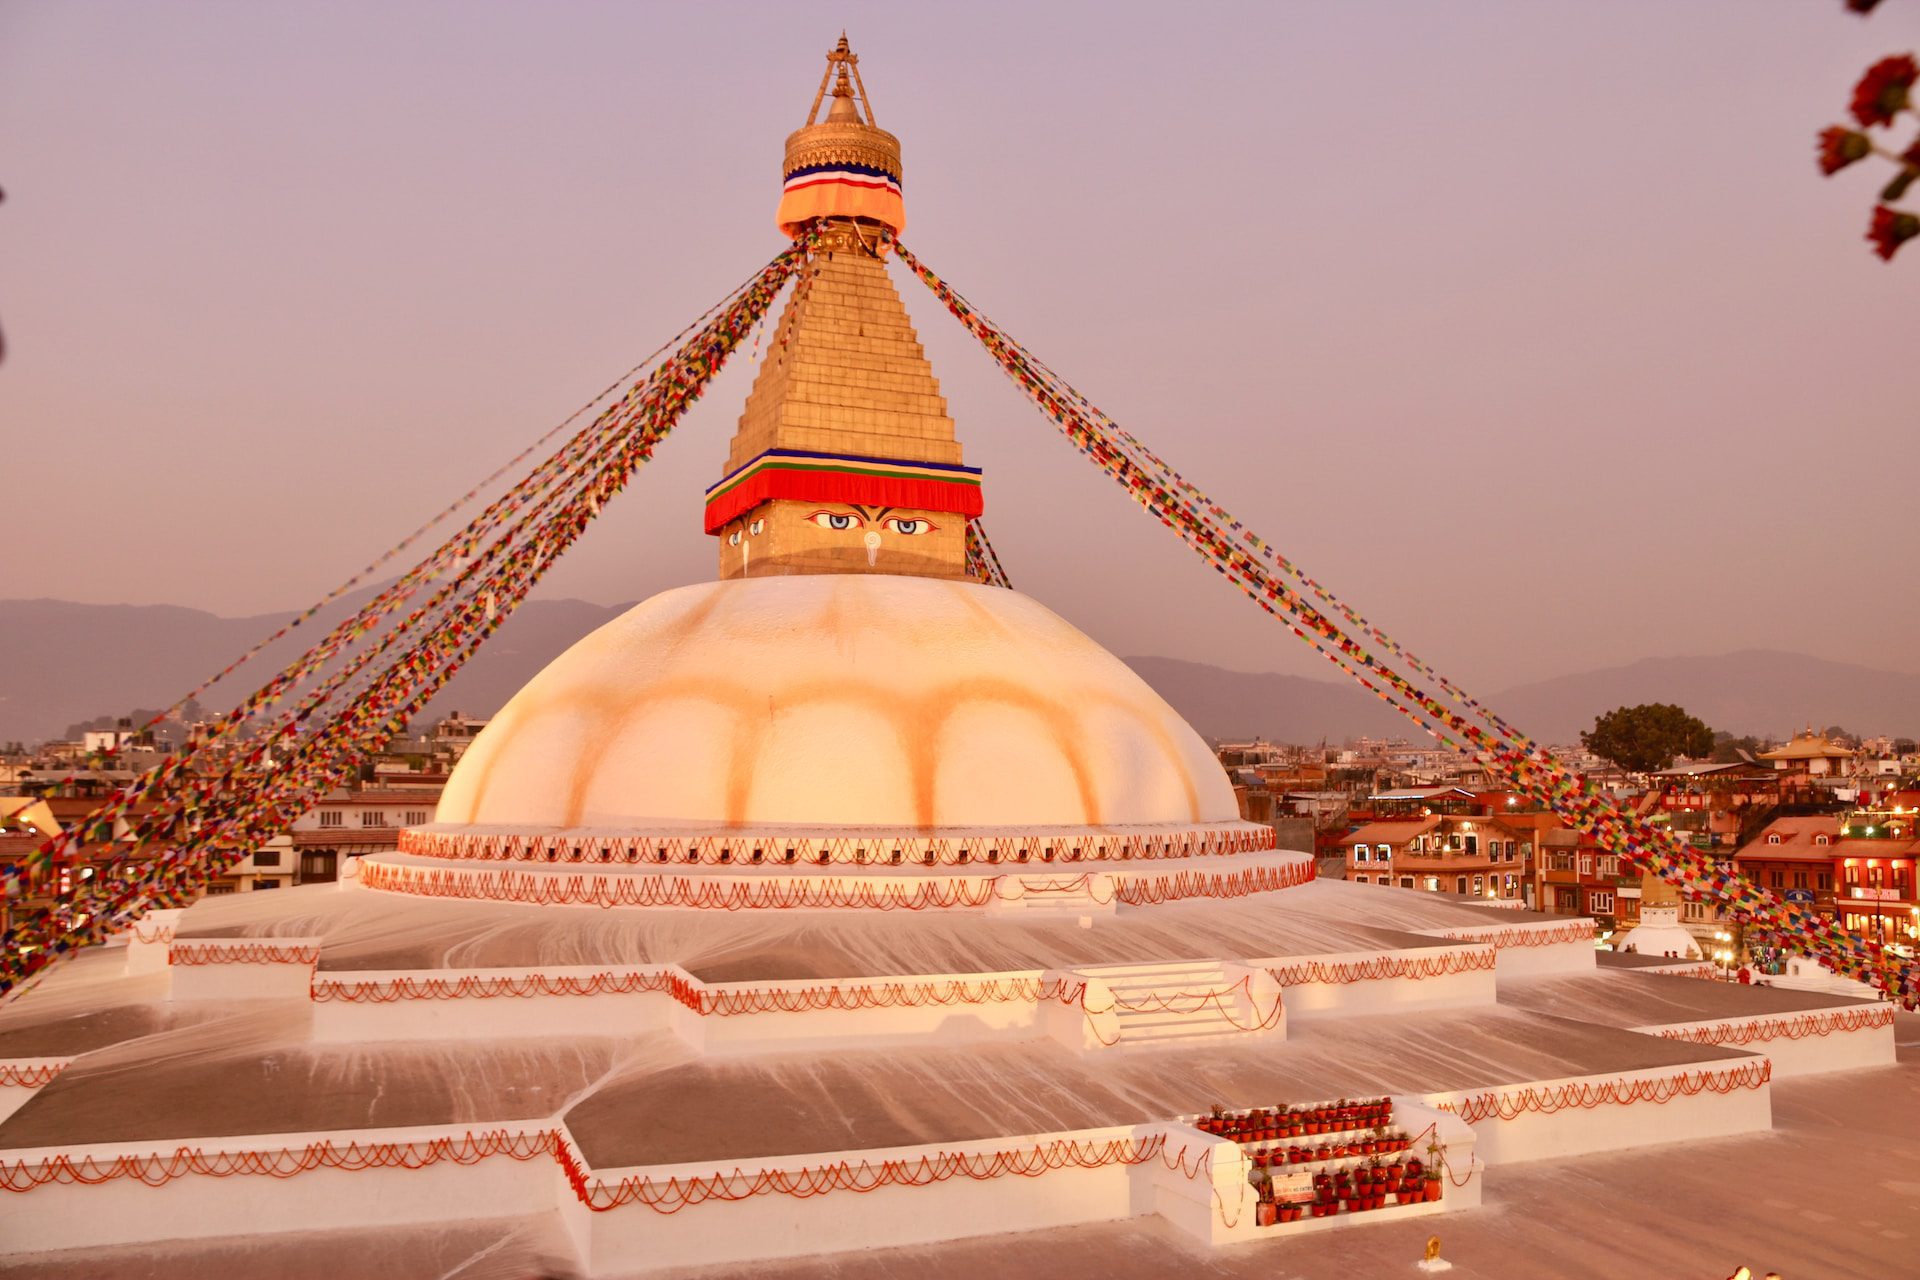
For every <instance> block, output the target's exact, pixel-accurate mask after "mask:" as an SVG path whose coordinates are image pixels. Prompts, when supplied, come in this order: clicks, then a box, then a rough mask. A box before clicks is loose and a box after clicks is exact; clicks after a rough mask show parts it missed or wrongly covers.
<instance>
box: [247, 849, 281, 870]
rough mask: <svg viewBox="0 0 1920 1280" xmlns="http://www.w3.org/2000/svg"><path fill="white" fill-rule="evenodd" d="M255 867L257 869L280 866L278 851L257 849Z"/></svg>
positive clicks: (254, 855) (254, 856)
mask: <svg viewBox="0 0 1920 1280" xmlns="http://www.w3.org/2000/svg"><path fill="white" fill-rule="evenodd" d="M253 865H254V866H256V867H277V866H279V865H280V851H279V850H278V849H256V850H254V853H253Z"/></svg>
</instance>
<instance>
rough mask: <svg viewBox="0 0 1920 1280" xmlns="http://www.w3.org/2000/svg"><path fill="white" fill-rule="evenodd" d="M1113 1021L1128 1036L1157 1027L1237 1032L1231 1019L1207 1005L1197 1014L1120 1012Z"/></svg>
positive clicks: (1236, 1027) (1237, 1028)
mask: <svg viewBox="0 0 1920 1280" xmlns="http://www.w3.org/2000/svg"><path fill="white" fill-rule="evenodd" d="M1115 1019H1116V1021H1117V1022H1118V1023H1119V1024H1120V1029H1121V1030H1122V1031H1124V1032H1126V1033H1127V1034H1128V1035H1133V1034H1135V1033H1137V1032H1140V1031H1151V1030H1153V1029H1155V1028H1158V1027H1180V1028H1186V1029H1191V1028H1194V1027H1207V1026H1212V1027H1218V1028H1220V1029H1222V1030H1227V1031H1237V1030H1239V1027H1238V1026H1237V1025H1236V1024H1235V1022H1234V1020H1233V1019H1232V1018H1230V1017H1228V1016H1227V1015H1226V1013H1224V1012H1223V1011H1221V1010H1220V1009H1217V1008H1215V1007H1214V1006H1212V1005H1208V1006H1207V1007H1206V1008H1205V1009H1203V1010H1201V1011H1200V1012H1198V1013H1146V1012H1142V1013H1128V1012H1126V1011H1125V1010H1120V1011H1117V1012H1116V1014H1115Z"/></svg>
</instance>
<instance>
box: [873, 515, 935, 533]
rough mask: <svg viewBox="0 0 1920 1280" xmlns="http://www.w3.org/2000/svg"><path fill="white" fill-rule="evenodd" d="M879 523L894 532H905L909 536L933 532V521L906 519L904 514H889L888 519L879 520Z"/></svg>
mask: <svg viewBox="0 0 1920 1280" xmlns="http://www.w3.org/2000/svg"><path fill="white" fill-rule="evenodd" d="M881 523H882V524H884V525H886V527H887V528H889V529H891V530H893V531H894V532H895V533H902V534H905V535H906V536H907V537H909V538H912V537H917V536H919V535H920V534H923V533H932V532H933V521H931V520H920V519H908V518H907V517H905V516H891V517H889V518H888V519H886V520H883V521H881Z"/></svg>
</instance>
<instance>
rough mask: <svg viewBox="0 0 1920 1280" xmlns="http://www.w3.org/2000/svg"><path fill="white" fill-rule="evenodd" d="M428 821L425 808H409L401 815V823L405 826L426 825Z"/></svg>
mask: <svg viewBox="0 0 1920 1280" xmlns="http://www.w3.org/2000/svg"><path fill="white" fill-rule="evenodd" d="M426 821H427V811H426V810H425V809H409V810H407V811H406V812H405V813H404V814H402V815H401V816H400V825H401V826H403V827H418V826H424V825H425V824H426Z"/></svg>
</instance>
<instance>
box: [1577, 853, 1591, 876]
mask: <svg viewBox="0 0 1920 1280" xmlns="http://www.w3.org/2000/svg"><path fill="white" fill-rule="evenodd" d="M1580 874H1581V875H1583V876H1590V875H1592V874H1593V855H1592V854H1590V853H1583V854H1581V855H1580Z"/></svg>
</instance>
